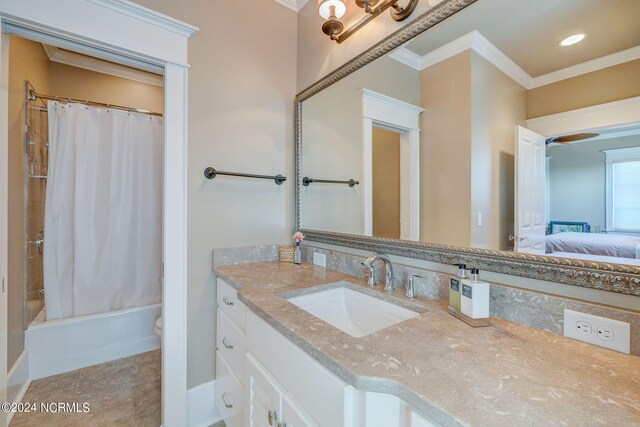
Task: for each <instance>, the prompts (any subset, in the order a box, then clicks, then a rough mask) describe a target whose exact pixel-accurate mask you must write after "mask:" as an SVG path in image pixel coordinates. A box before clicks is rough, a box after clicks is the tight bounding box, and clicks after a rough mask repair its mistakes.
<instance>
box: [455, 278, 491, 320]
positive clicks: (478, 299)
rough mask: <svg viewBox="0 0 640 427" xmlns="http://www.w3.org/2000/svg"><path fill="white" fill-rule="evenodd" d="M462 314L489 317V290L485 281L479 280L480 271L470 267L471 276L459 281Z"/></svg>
mask: <svg viewBox="0 0 640 427" xmlns="http://www.w3.org/2000/svg"><path fill="white" fill-rule="evenodd" d="M461 285H462V289H461V294H462V295H461V304H460V305H461V307H462V314H464V315H465V316H468V317H470V318H472V319H486V318H488V317H489V290H490V286H489V284H488V283H486V282H481V281H480V271H479V270H478V269H477V268H472V269H471V278H470V279H464V280H462V281H461Z"/></svg>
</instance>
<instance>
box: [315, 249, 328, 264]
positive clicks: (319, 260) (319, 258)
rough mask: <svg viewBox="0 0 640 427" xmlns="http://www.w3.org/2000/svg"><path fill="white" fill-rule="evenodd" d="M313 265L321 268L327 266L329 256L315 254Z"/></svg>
mask: <svg viewBox="0 0 640 427" xmlns="http://www.w3.org/2000/svg"><path fill="white" fill-rule="evenodd" d="M313 263H314V264H315V265H318V266H320V267H326V266H327V256H326V255H325V254H320V253H318V252H314V253H313Z"/></svg>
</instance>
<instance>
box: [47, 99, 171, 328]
mask: <svg viewBox="0 0 640 427" xmlns="http://www.w3.org/2000/svg"><path fill="white" fill-rule="evenodd" d="M162 128H163V124H162V119H161V118H158V117H150V116H149V115H144V114H137V113H128V112H126V111H117V110H106V109H99V108H93V107H87V106H85V105H82V104H60V103H58V102H49V169H48V180H47V193H46V199H45V203H46V204H45V221H44V292H45V306H46V310H47V314H46V316H47V320H53V319H60V318H65V317H71V316H79V315H84V314H91V313H100V312H106V311H112V310H118V309H123V308H128V307H137V306H143V305H147V304H154V303H158V302H160V299H161V295H162V294H161V268H162V267H161V265H162V264H161V260H162V156H163V151H162V146H163V137H162V134H163V132H162Z"/></svg>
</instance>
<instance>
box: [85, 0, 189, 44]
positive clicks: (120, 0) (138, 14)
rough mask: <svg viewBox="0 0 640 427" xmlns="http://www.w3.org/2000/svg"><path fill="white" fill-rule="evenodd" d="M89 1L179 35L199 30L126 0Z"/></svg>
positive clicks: (186, 35) (186, 34) (187, 35)
mask: <svg viewBox="0 0 640 427" xmlns="http://www.w3.org/2000/svg"><path fill="white" fill-rule="evenodd" d="M89 1H90V2H91V3H95V4H97V5H100V6H103V7H106V8H108V9H111V10H113V11H116V12H118V13H122V14H124V15H127V16H131V17H133V18H136V19H139V20H141V21H144V22H147V23H150V24H153V25H155V26H157V27H160V28H164V29H165V30H169V31H171V32H174V33H176V34H180V35H181V36H185V37H191V36H193V35H194V34H195V33H197V32H198V31H199V28H198V27H195V26H193V25H190V24H187V23H186V22H182V21H179V20H177V19H175V18H171V17H170V16H167V15H163V14H162V13H158V12H156V11H155V10H152V9H149V8H146V7H144V6H140V5H139V4H136V3H133V2H130V1H128V0H89Z"/></svg>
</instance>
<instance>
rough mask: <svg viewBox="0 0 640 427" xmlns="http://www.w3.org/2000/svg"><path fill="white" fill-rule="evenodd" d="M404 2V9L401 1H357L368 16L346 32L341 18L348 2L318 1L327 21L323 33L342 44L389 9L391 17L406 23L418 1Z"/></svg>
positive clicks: (339, 0)
mask: <svg viewBox="0 0 640 427" xmlns="http://www.w3.org/2000/svg"><path fill="white" fill-rule="evenodd" d="M403 1H404V3H405V5H404V7H402V6H400V3H401V0H355V3H356V5H357V6H358V7H360V8H362V9H364V12H365V14H366V15H365V16H363V17H362V18H361V19H360V20H359V21H358V22H356V23H355V24H353V25H352V26H351V27H349V28H347V29H346V30H345V29H344V25H343V24H342V22H340V18H341V17H342V16H344V14H345V12H346V11H347V3H346V0H318V12H319V13H320V16H322V18H324V19H325V20H326V21H325V23H324V24H322V32H324V33H325V34H326V35H328V36H329V37H330V38H331V40H335V41H336V42H338V43H342V42H343V41H345V40H346V39H348V38H349V37H350V36H351V35H352V34H353V33H355V32H356V31H358V30H359V29H360V28H362V27H363V26H365V25H366V24H367V23H369V21H371V20H373V19H375V18H376V17H377V16H378V15H380V14H382V13H383V12H384V11H385V10H387V9H391V17H392V18H393V19H394V20H395V21H398V22H400V21H404V20H405V19H407V18H408V17H409V16H411V14H412V13H413V11H414V9H415V8H416V6H417V5H418V0H403Z"/></svg>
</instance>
